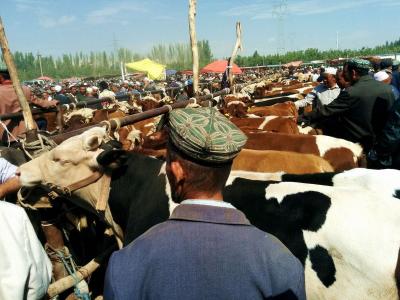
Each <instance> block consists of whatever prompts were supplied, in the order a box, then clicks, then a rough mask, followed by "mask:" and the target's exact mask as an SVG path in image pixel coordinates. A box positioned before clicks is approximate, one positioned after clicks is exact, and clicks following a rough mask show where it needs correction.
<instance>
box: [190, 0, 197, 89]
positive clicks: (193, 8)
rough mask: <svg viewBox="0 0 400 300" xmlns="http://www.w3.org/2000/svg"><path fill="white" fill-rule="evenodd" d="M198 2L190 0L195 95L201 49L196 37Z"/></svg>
mask: <svg viewBox="0 0 400 300" xmlns="http://www.w3.org/2000/svg"><path fill="white" fill-rule="evenodd" d="M196 2H197V0H189V34H190V43H191V46H192V60H193V93H194V95H195V96H196V95H197V94H198V92H199V51H198V48H197V37H196Z"/></svg>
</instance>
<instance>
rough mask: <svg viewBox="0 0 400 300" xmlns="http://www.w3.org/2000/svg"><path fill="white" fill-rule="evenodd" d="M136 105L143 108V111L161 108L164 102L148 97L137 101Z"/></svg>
mask: <svg viewBox="0 0 400 300" xmlns="http://www.w3.org/2000/svg"><path fill="white" fill-rule="evenodd" d="M136 103H137V104H138V105H139V106H141V107H142V110H143V111H147V110H151V109H155V108H159V107H161V106H163V105H164V102H163V101H161V100H157V99H156V98H154V97H152V96H146V97H144V98H142V99H139V100H136Z"/></svg>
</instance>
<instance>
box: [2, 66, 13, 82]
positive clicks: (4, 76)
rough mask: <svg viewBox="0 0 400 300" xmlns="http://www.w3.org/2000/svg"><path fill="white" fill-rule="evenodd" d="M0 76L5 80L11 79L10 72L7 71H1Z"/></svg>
mask: <svg viewBox="0 0 400 300" xmlns="http://www.w3.org/2000/svg"><path fill="white" fill-rule="evenodd" d="M0 76H1V77H3V78H4V79H5V80H9V79H11V77H10V72H8V70H7V69H4V70H0Z"/></svg>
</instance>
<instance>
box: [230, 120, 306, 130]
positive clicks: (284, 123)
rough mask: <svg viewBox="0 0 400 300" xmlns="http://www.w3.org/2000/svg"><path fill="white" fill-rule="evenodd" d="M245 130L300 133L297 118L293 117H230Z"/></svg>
mask: <svg viewBox="0 0 400 300" xmlns="http://www.w3.org/2000/svg"><path fill="white" fill-rule="evenodd" d="M230 121H231V122H232V123H234V124H235V125H236V126H237V127H239V128H240V129H242V130H243V131H251V130H253V131H254V130H263V131H271V132H281V133H290V134H299V129H298V126H297V123H296V120H295V119H294V118H292V117H278V116H266V117H258V118H230Z"/></svg>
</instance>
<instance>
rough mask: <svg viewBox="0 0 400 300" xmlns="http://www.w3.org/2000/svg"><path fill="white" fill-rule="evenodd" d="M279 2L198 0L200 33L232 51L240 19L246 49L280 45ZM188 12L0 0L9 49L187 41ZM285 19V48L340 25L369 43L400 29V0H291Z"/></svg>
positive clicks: (161, 6)
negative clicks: (277, 13)
mask: <svg viewBox="0 0 400 300" xmlns="http://www.w3.org/2000/svg"><path fill="white" fill-rule="evenodd" d="M277 3H278V1H277V0H247V1H244V0H242V1H240V0H197V24H196V26H197V37H198V39H199V40H201V39H208V40H209V41H210V44H211V47H212V51H213V53H214V55H215V56H216V57H218V58H219V57H223V56H229V55H230V53H231V51H232V47H233V45H234V42H235V22H236V21H241V23H242V32H243V47H244V49H243V52H242V54H244V55H250V54H252V53H253V52H254V51H255V50H257V51H258V52H259V53H261V54H271V53H276V51H277V48H278V43H277V35H278V33H279V32H282V30H279V29H278V28H279V26H278V21H277V19H276V18H275V17H274V14H273V11H274V7H276V4H277ZM187 13H188V0H140V1H139V0H108V1H106V0H0V16H1V17H2V19H3V24H4V26H5V28H6V33H7V36H8V40H9V44H10V47H11V50H12V51H16V50H19V51H32V52H34V53H36V52H37V51H40V52H41V53H43V54H53V55H60V54H61V53H68V52H76V51H83V52H87V51H91V50H95V51H100V50H101V51H102V50H105V51H112V50H113V49H114V43H113V38H114V37H115V39H116V40H117V46H118V47H126V48H129V49H131V50H133V51H135V52H138V53H141V54H145V53H147V52H148V51H149V50H150V48H151V46H152V45H155V44H158V43H173V42H188V41H189V34H188V22H187ZM283 24H284V25H283V28H284V30H283V32H284V35H283V36H284V38H280V41H282V40H284V45H285V49H286V50H294V49H296V50H297V49H306V48H310V47H314V48H319V49H329V48H335V47H336V32H337V31H338V32H339V40H340V48H352V49H354V48H360V47H362V46H368V47H371V46H375V45H378V44H383V43H384V42H385V41H386V40H388V41H392V40H395V39H398V38H399V37H400V30H399V25H400V0H335V1H322V0H287V1H286V9H285V16H284V21H283ZM280 28H282V26H280Z"/></svg>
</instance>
